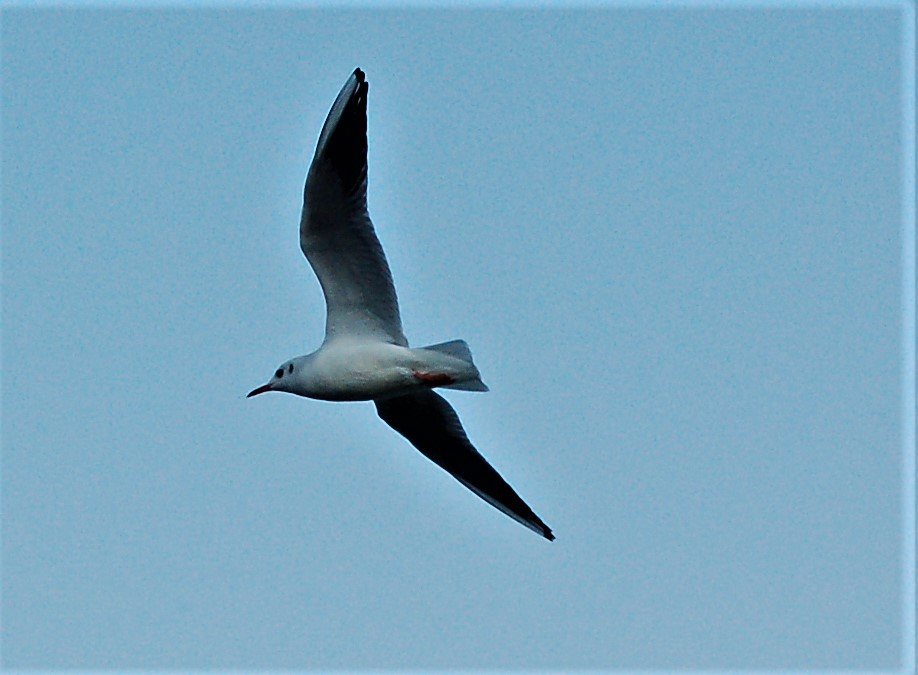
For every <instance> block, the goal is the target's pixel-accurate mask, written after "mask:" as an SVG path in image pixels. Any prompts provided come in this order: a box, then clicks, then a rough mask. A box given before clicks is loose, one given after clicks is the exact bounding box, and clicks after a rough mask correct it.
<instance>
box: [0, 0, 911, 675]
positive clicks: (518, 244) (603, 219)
mask: <svg viewBox="0 0 918 675" xmlns="http://www.w3.org/2000/svg"><path fill="white" fill-rule="evenodd" d="M904 7H906V6H905V5H901V6H900V5H896V4H894V3H890V4H888V5H886V6H884V7H877V8H869V7H867V6H864V7H861V8H850V7H849V8H847V9H827V8H815V7H813V8H810V9H801V8H797V9H777V8H768V7H764V6H763V7H759V8H757V9H752V8H750V9H739V8H733V9H729V10H724V9H717V8H714V7H709V8H706V9H676V8H660V7H657V8H654V9H647V8H641V7H640V6H638V5H634V6H632V7H629V8H626V9H615V8H604V9H593V10H579V11H566V12H562V11H547V10H538V9H528V10H512V11H490V10H484V9H475V10H455V11H446V10H442V9H440V10H420V9H414V10H410V9H404V10H386V11H382V10H374V11H370V10H348V11H345V10H325V11H318V10H310V9H304V8H297V7H287V8H282V9H281V8H278V9H257V10H255V9H253V10H240V9H214V10H196V11H195V10H189V9H169V10H163V9H151V10H148V11H111V10H93V11H66V10H60V9H58V10H47V11H23V10H11V9H7V10H4V12H3V14H2V75H3V82H2V103H3V106H2V133H3V137H2V178H3V181H2V207H3V213H2V282H3V298H2V300H3V306H2V328H3V335H2V338H3V352H2V375H3V381H2V384H3V390H2V393H3V396H2V422H3V427H2V432H3V436H2V441H3V445H2V472H3V473H2V518H3V520H2V526H3V529H2V535H3V549H2V554H3V555H2V601H3V614H2V637H3V641H2V657H3V664H4V665H5V666H6V667H17V668H64V667H68V668H89V669H99V668H116V669H123V668H127V667H135V668H143V669H154V668H176V669H185V668H315V669H322V670H324V669H329V668H363V667H369V666H376V667H383V668H410V667H417V668H425V669H427V668H434V667H438V668H496V669H505V668H509V667H521V668H548V669H570V668H600V669H615V668H622V669H639V668H651V669H666V670H672V669H685V670H688V669H705V668H728V669H743V668H751V667H757V668H771V669H814V668H823V667H825V668H832V669H840V668H859V669H866V668H870V669H894V668H896V667H897V666H898V665H901V663H902V661H901V659H902V655H903V653H905V647H904V645H907V644H908V640H907V636H906V635H905V634H904V631H905V629H906V628H907V623H903V621H905V620H907V619H908V612H907V611H905V610H903V600H902V597H903V594H905V593H908V592H909V591H910V590H913V588H914V587H913V586H911V587H909V586H908V584H904V582H903V560H904V561H906V562H908V561H909V560H910V559H911V560H913V558H910V556H909V551H910V550H911V549H909V548H904V547H905V546H906V544H907V541H905V540H903V536H902V532H903V528H907V527H909V526H910V525H913V522H914V521H913V516H911V517H905V514H904V513H903V510H902V505H903V503H904V501H907V498H908V496H909V489H913V484H912V485H910V484H909V483H908V482H907V481H903V478H902V468H903V465H904V464H905V462H906V460H905V459H904V458H903V447H904V441H907V440H908V438H909V434H910V433H912V432H910V431H909V430H908V429H906V428H905V427H904V426H903V420H902V416H901V411H902V409H903V402H905V403H907V402H908V399H907V398H906V399H905V401H904V400H903V390H902V384H901V383H902V373H903V371H902V368H903V344H902V341H903V335H904V334H907V332H906V333H904V332H903V314H902V307H903V302H904V301H905V298H904V297H903V291H902V288H903V283H902V280H903V274H904V269H903V260H906V259H907V258H903V255H902V250H903V237H904V234H903V228H902V216H903V206H902V205H903V202H904V201H905V196H906V195H905V193H904V190H905V188H904V186H903V180H902V177H903V173H904V169H903V164H902V162H903V144H904V143H905V142H906V140H907V139H904V138H903V125H902V119H903V105H904V103H905V100H906V99H907V95H908V91H904V90H903V87H902V83H903V81H904V80H905V78H903V70H902V69H903V67H906V66H905V65H904V64H903V54H904V53H905V52H904V50H903V47H902V39H903V35H905V34H906V33H907V31H906V30H905V28H904V24H903V22H905V21H912V20H913V19H914V14H913V13H911V11H910V10H909V11H905V10H904V9H903V8H904ZM356 66H360V67H361V68H363V69H364V70H365V71H366V73H367V79H368V81H369V82H370V95H369V146H370V150H369V161H370V173H369V181H370V183H369V204H370V213H371V215H372V216H373V219H374V221H375V223H376V227H377V231H378V233H379V237H380V239H381V241H382V244H383V246H384V248H385V249H386V252H387V254H388V257H389V261H390V264H391V267H392V271H393V275H394V277H395V284H396V288H397V290H398V292H399V296H400V300H401V305H402V314H403V320H404V325H405V331H406V334H407V335H408V337H409V339H410V340H411V341H412V343H414V344H424V343H431V342H438V341H443V340H447V339H452V338H457V337H462V338H465V339H466V340H467V341H468V342H469V344H470V345H471V347H472V350H473V351H474V353H475V357H476V361H477V363H478V365H479V367H480V368H481V371H482V374H483V377H484V379H485V381H486V382H487V383H488V384H489V385H490V387H491V392H490V393H488V394H469V393H463V392H450V393H449V394H448V397H449V399H450V401H451V402H452V403H453V404H454V405H455V407H456V408H457V410H458V412H459V413H460V415H461V416H462V419H463V421H464V423H465V425H466V428H467V430H468V432H469V434H470V436H471V438H472V440H473V441H474V442H475V443H476V445H477V446H478V447H479V449H480V450H481V452H482V453H483V454H484V455H485V456H486V457H488V458H489V460H491V462H492V463H493V464H494V465H495V467H496V468H497V469H498V470H499V471H500V472H501V473H502V474H503V475H504V477H505V478H507V480H508V481H509V482H510V483H511V484H513V485H514V486H515V487H516V488H517V490H518V491H519V492H520V494H521V495H522V496H523V497H524V499H526V501H527V502H528V503H529V504H530V505H531V506H532V507H533V508H534V510H535V511H536V512H537V513H539V514H540V515H541V516H542V518H543V519H544V520H545V521H546V522H547V523H548V524H549V525H550V526H551V527H552V528H553V529H554V531H555V533H556V535H557V537H558V539H557V541H556V542H554V543H548V542H546V541H544V540H542V539H541V538H539V537H538V536H536V535H534V534H533V533H532V532H530V531H528V530H526V529H525V528H523V527H521V526H520V525H519V524H518V523H515V522H513V521H512V520H510V519H509V518H507V517H505V516H503V515H502V514H500V513H499V512H498V511H496V510H495V509H493V508H491V507H489V506H488V505H486V504H485V503H484V502H482V501H481V500H479V499H477V498H476V497H475V496H474V495H472V494H471V493H469V492H468V491H466V490H465V489H464V488H463V487H462V486H460V485H459V484H458V483H456V482H455V481H454V480H452V479H451V478H449V476H447V475H446V474H445V473H443V472H442V471H441V470H439V469H438V468H437V467H435V466H434V465H432V464H430V463H429V462H428V461H427V460H425V459H424V458H423V457H422V456H421V455H420V454H419V453H417V452H416V451H415V450H414V449H413V448H411V447H410V446H409V445H408V443H407V442H406V441H405V440H404V439H402V438H401V437H400V436H398V435H397V434H395V433H394V432H393V431H392V430H390V429H389V428H387V427H386V426H385V425H384V424H383V423H382V422H381V421H380V420H378V419H377V418H376V415H375V410H374V408H373V406H372V405H371V404H329V403H320V402H315V401H307V400H305V399H299V398H296V397H292V396H286V395H270V396H268V395H266V396H262V397H259V398H257V399H252V400H246V399H245V398H244V395H245V393H246V392H247V391H249V390H250V389H252V388H253V387H255V386H256V385H259V384H261V383H262V382H264V381H265V380H266V378H267V377H268V376H269V375H270V374H271V372H272V371H273V370H274V368H275V367H276V366H277V364H279V363H281V362H282V361H284V360H285V359H287V358H289V357H291V356H294V355H297V354H302V353H305V352H308V351H311V350H312V349H314V348H315V347H316V346H317V345H318V343H319V341H320V340H321V337H322V333H323V320H324V306H323V301H322V296H321V293H320V291H319V287H318V283H317V282H316V280H315V278H314V276H313V274H312V271H311V270H310V269H309V267H308V266H307V264H306V262H305V260H304V259H303V258H302V256H301V254H300V252H299V249H298V244H297V225H298V218H299V210H300V206H301V202H300V199H301V194H302V183H303V180H304V177H305V173H306V169H307V167H308V162H309V160H310V158H311V156H312V152H313V149H314V147H315V141H316V138H317V136H318V133H319V130H320V128H321V125H322V122H323V121H324V119H325V115H326V113H327V111H328V108H329V106H330V105H331V103H332V101H333V100H334V97H335V95H336V94H337V92H338V90H339V88H340V87H341V85H342V84H343V83H344V81H345V79H346V78H347V76H348V75H349V73H350V72H351V71H352V70H353V69H354V67H356ZM913 66H914V62H913V61H912V66H911V67H912V68H913ZM911 95H913V90H912V93H911ZM906 168H907V167H906ZM912 213H913V212H912ZM912 243H913V240H912ZM912 278H913V277H912ZM911 438H914V436H911ZM903 490H905V492H903ZM903 617H905V619H904V618H903ZM911 627H912V629H913V628H914V625H913V624H912V626H911ZM912 644H913V643H912Z"/></svg>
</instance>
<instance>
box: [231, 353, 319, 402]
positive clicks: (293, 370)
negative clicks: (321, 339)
mask: <svg viewBox="0 0 918 675" xmlns="http://www.w3.org/2000/svg"><path fill="white" fill-rule="evenodd" d="M306 358H307V357H305V356H298V357H297V358H295V359H290V360H289V361H287V362H285V363H282V364H281V365H280V366H278V367H277V370H275V371H274V375H273V376H272V377H271V379H270V380H268V382H267V383H266V384H263V385H261V386H260V387H256V388H255V389H253V390H252V391H250V392H249V393H248V394H246V398H251V397H252V396H257V395H258V394H264V393H265V392H266V391H286V392H289V393H296V392H297V390H298V389H299V388H300V387H299V386H298V385H299V382H300V380H301V379H302V377H303V370H304V369H303V366H304V365H305V360H306Z"/></svg>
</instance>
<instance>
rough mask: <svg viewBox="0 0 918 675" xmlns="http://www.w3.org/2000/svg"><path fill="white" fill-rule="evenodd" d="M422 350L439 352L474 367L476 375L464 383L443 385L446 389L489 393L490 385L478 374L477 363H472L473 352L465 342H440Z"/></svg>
mask: <svg viewBox="0 0 918 675" xmlns="http://www.w3.org/2000/svg"><path fill="white" fill-rule="evenodd" d="M422 349H429V350H430V351H432V352H439V353H441V354H446V355H447V356H452V357H453V358H454V359H460V360H462V361H465V362H466V363H467V364H469V365H470V366H471V367H472V370H474V371H475V372H474V375H473V376H472V377H471V378H469V379H467V380H463V381H462V382H456V383H455V384H447V385H443V388H444V389H460V390H462V391H488V385H486V384H485V383H484V382H482V381H481V376H480V375H479V374H478V368H476V367H475V362H474V361H472V352H471V350H470V349H469V346H468V344H466V342H465V340H450V341H449V342H440V343H439V344H435V345H428V346H427V347H423V348H422Z"/></svg>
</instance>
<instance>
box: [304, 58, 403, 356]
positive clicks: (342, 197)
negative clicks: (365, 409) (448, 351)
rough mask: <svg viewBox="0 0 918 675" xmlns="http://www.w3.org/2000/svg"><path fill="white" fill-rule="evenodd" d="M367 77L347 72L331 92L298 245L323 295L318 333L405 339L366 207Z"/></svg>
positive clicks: (328, 336) (306, 191) (307, 188)
mask: <svg viewBox="0 0 918 675" xmlns="http://www.w3.org/2000/svg"><path fill="white" fill-rule="evenodd" d="M368 88H369V85H368V84H367V82H366V80H365V78H364V74H363V71H361V70H360V69H359V68H358V69H356V70H355V71H354V73H353V74H352V75H351V77H350V78H348V81H347V82H346V83H345V84H344V87H342V89H341V91H340V93H339V94H338V97H337V98H336V99H335V102H334V104H333V105H332V107H331V110H330V111H329V113H328V117H327V119H326V120H325V124H324V126H323V127H322V132H321V134H319V141H318V144H317V146H316V154H315V157H314V158H313V160H312V165H311V166H310V167H309V175H308V176H307V178H306V186H305V188H304V191H303V214H302V218H301V219H300V248H301V249H302V250H303V254H304V255H305V256H306V259H307V260H308V261H309V264H310V265H312V269H313V270H314V271H315V273H316V276H317V277H318V278H319V284H320V285H321V286H322V292H323V294H324V295H325V305H326V320H325V340H326V341H328V340H330V339H333V338H335V337H339V336H343V335H347V336H355V335H360V336H367V337H372V338H375V339H379V340H383V341H385V342H392V343H394V344H401V345H407V344H408V342H407V340H406V339H405V335H404V333H403V332H402V322H401V317H400V315H399V310H398V298H397V297H396V295H395V286H394V285H393V283H392V273H391V272H390V271H389V264H388V263H387V262H386V256H385V254H384V253H383V249H382V246H381V245H380V243H379V239H378V238H377V237H376V231H375V230H374V229H373V223H372V221H371V220H370V215H369V213H367V91H368Z"/></svg>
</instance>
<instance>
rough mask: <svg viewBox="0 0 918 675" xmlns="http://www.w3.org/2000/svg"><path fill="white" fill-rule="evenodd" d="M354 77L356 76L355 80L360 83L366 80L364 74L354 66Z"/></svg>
mask: <svg viewBox="0 0 918 675" xmlns="http://www.w3.org/2000/svg"><path fill="white" fill-rule="evenodd" d="M354 77H356V78H357V81H358V82H360V83H361V84H362V83H363V82H364V81H365V80H366V75H365V74H364V72H363V71H362V70H360V68H354Z"/></svg>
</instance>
